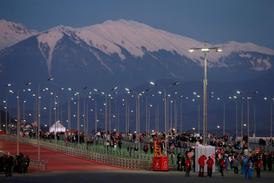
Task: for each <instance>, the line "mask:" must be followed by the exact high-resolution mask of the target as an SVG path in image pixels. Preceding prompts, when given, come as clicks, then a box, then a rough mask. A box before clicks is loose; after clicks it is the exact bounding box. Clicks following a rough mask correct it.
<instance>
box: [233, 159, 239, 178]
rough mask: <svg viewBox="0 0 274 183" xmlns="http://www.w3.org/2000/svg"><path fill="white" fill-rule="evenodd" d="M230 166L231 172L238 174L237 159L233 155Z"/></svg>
mask: <svg viewBox="0 0 274 183" xmlns="http://www.w3.org/2000/svg"><path fill="white" fill-rule="evenodd" d="M232 161H233V162H232V166H233V170H234V174H238V172H239V168H238V167H239V161H238V159H237V156H236V155H235V156H234V158H233V160H232Z"/></svg>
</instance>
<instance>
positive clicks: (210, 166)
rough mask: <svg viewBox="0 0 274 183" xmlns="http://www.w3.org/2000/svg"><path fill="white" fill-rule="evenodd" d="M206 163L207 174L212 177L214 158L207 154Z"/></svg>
mask: <svg viewBox="0 0 274 183" xmlns="http://www.w3.org/2000/svg"><path fill="white" fill-rule="evenodd" d="M206 164H207V176H209V177H212V168H213V165H214V160H213V159H212V158H211V157H210V156H208V160H207V161H206Z"/></svg>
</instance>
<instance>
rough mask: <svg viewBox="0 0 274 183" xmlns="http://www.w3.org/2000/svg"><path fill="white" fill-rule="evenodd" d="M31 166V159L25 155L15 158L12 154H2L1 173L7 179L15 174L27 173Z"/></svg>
mask: <svg viewBox="0 0 274 183" xmlns="http://www.w3.org/2000/svg"><path fill="white" fill-rule="evenodd" d="M29 165H30V158H29V156H28V155H24V154H23V153H19V155H15V156H12V155H10V153H7V154H5V153H2V154H0V173H4V174H5V176H6V177H11V176H12V173H14V172H15V173H21V174H22V173H27V172H28V167H29Z"/></svg>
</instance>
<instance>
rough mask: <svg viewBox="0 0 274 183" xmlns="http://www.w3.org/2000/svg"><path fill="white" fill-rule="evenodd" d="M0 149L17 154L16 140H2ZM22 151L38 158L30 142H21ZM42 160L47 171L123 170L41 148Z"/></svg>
mask: <svg viewBox="0 0 274 183" xmlns="http://www.w3.org/2000/svg"><path fill="white" fill-rule="evenodd" d="M0 151H4V152H6V153H7V152H10V153H11V154H12V155H14V154H16V142H13V141H4V140H0ZM20 152H22V153H23V154H26V155H29V156H30V159H32V160H37V154H38V153H37V148H36V147H34V146H32V145H29V144H20ZM40 157H41V160H44V161H46V162H48V163H47V171H49V172H54V171H81V170H84V171H90V170H94V171H100V170H102V171H111V170H122V169H121V168H117V167H113V166H108V165H104V164H99V163H96V162H94V161H90V160H84V159H80V158H77V157H72V156H68V155H65V154H62V153H60V152H54V151H50V150H48V149H45V148H41V155H40Z"/></svg>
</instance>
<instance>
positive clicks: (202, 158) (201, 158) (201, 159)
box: [198, 154, 207, 177]
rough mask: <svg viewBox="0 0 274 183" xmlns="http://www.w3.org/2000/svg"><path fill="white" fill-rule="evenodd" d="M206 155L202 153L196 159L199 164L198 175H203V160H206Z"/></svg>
mask: <svg viewBox="0 0 274 183" xmlns="http://www.w3.org/2000/svg"><path fill="white" fill-rule="evenodd" d="M206 159H207V158H206V156H205V155H204V154H203V155H201V156H200V157H199V159H198V164H199V175H198V176H199V177H203V176H204V171H205V161H206Z"/></svg>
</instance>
